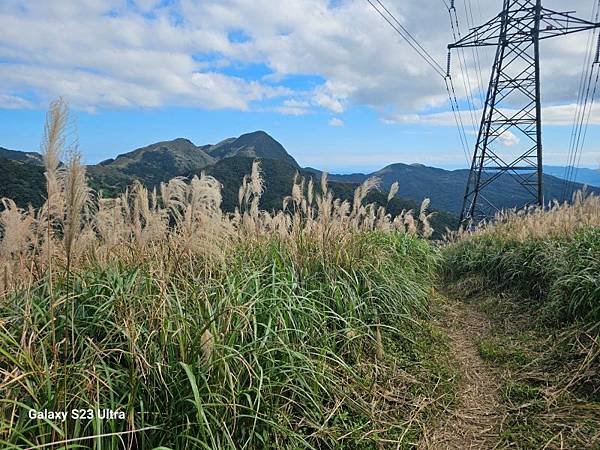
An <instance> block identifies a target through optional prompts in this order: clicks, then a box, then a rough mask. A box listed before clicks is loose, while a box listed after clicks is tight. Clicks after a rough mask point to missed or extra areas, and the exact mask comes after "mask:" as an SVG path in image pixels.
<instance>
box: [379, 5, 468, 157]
mask: <svg viewBox="0 0 600 450" xmlns="http://www.w3.org/2000/svg"><path fill="white" fill-rule="evenodd" d="M375 2H376V3H377V5H376V4H375ZM367 3H369V4H370V5H371V7H373V9H374V10H375V11H376V12H377V13H378V14H379V15H380V16H381V17H382V18H383V19H384V20H385V21H386V22H387V23H388V24H389V25H390V26H391V27H392V28H393V29H394V30H395V31H396V32H397V33H398V34H399V35H400V36H401V37H402V38H403V39H404V40H405V41H406V42H407V43H408V44H409V45H410V46H411V47H412V49H413V50H414V51H415V52H416V53H417V54H418V55H419V56H420V57H421V58H422V59H423V60H424V61H425V62H426V63H427V64H428V65H429V66H430V67H431V68H432V69H433V70H434V71H435V72H436V73H437V74H438V75H439V76H440V77H442V79H444V82H445V84H446V92H447V94H448V99H449V100H450V105H451V108H452V113H453V115H454V120H455V122H456V126H457V128H458V131H459V137H460V141H461V145H462V147H463V151H464V153H465V157H466V158H467V163H469V156H468V154H469V150H468V148H469V145H468V138H467V133H466V132H465V129H464V123H463V120H462V117H461V114H460V107H459V103H458V99H457V97H456V91H455V89H454V83H453V82H452V78H451V77H450V76H449V74H447V73H446V72H445V71H444V69H443V67H442V66H441V65H440V64H439V63H438V62H437V61H436V60H435V58H433V56H431V54H430V53H429V52H428V51H427V50H426V49H425V48H424V47H423V46H422V45H421V44H420V42H419V41H418V40H417V39H416V38H415V37H414V36H413V35H412V34H411V33H410V32H409V31H408V30H407V29H406V27H404V26H403V25H402V24H401V23H400V21H399V20H398V19H396V17H395V16H394V14H392V12H391V11H390V10H389V9H388V8H387V7H386V6H385V5H384V4H383V3H382V2H381V0H374V1H372V0H367ZM442 3H444V5H445V6H446V7H448V4H447V3H446V2H445V0H442ZM386 13H387V14H386Z"/></svg>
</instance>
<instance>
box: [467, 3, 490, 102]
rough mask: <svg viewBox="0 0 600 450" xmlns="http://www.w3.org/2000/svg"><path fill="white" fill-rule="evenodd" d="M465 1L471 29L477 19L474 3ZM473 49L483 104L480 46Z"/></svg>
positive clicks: (468, 24)
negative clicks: (474, 14) (474, 13)
mask: <svg viewBox="0 0 600 450" xmlns="http://www.w3.org/2000/svg"><path fill="white" fill-rule="evenodd" d="M464 2H465V15H466V18H467V27H468V28H469V29H472V28H475V19H474V16H473V5H472V4H471V0H464ZM469 16H470V18H471V21H470V23H469ZM472 50H473V59H474V60H475V63H476V64H477V76H478V80H477V82H478V83H479V86H478V91H479V99H480V100H481V104H482V105H483V104H484V103H485V100H484V97H483V89H484V86H485V84H484V81H483V75H482V73H483V72H482V70H481V58H480V56H479V46H474V47H472Z"/></svg>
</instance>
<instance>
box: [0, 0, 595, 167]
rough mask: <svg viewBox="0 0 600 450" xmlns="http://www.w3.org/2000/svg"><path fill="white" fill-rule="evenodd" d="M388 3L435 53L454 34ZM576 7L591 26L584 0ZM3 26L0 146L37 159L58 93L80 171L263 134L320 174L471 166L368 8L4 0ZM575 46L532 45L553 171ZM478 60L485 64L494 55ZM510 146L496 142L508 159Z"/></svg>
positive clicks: (432, 86)
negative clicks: (72, 122) (145, 149)
mask: <svg viewBox="0 0 600 450" xmlns="http://www.w3.org/2000/svg"><path fill="white" fill-rule="evenodd" d="M471 2H472V5H471V6H473V5H474V6H473V7H474V8H475V9H474V10H475V16H476V17H475V18H474V19H475V21H476V22H483V20H484V19H485V18H488V17H491V16H492V15H494V14H495V13H496V12H497V11H496V10H497V8H498V7H499V6H498V4H499V2H498V1H494V0H457V2H456V3H457V5H458V7H459V13H464V11H466V9H464V11H463V10H462V9H461V6H462V7H466V6H467V5H468V3H471ZM424 3H427V5H424ZM429 3H430V4H429ZM386 4H387V5H388V6H389V7H390V9H391V10H393V11H394V12H395V14H396V15H397V16H398V17H399V18H400V19H401V20H402V21H403V22H404V25H405V26H406V27H407V28H409V29H411V30H413V32H414V33H415V34H416V35H417V36H418V38H419V39H421V41H422V42H423V44H424V45H425V46H426V47H427V48H428V49H430V51H431V52H432V54H433V55H434V57H435V58H437V59H438V60H439V61H443V60H444V58H445V45H446V44H447V43H448V42H449V41H450V40H451V31H450V26H449V23H448V19H447V11H446V10H444V8H443V5H442V2H439V0H437V1H434V0H419V1H417V0H402V1H400V0H387V2H386ZM546 5H547V6H548V7H551V8H552V7H555V8H556V9H559V8H560V6H561V5H560V2H559V1H556V0H555V1H554V4H553V2H552V0H548V1H547V2H546ZM423 6H425V8H424V7H423ZM573 6H574V8H573V9H578V10H579V11H580V12H581V14H580V15H581V16H582V17H588V16H589V15H590V11H591V6H592V2H591V0H574V1H573ZM462 20H464V23H463V26H465V27H466V26H467V23H466V22H467V21H466V16H464V17H462ZM424 24H426V25H427V26H424ZM0 29H2V30H3V33H1V34H0V146H3V147H7V148H13V149H20V150H33V151H35V150H38V148H39V142H40V140H41V135H42V131H43V123H44V116H45V108H46V107H47V105H48V102H49V101H51V100H52V99H53V98H56V97H57V96H62V97H63V98H65V99H66V100H67V101H68V102H69V103H70V105H71V107H72V111H73V114H74V116H75V118H76V121H77V128H78V133H79V143H80V148H81V150H82V152H83V154H84V158H85V159H86V161H87V162H89V163H95V162H98V161H101V160H103V159H106V158H109V157H114V156H115V155H116V154H119V153H123V152H127V151H130V150H132V149H134V148H137V147H140V146H143V145H147V144H149V143H152V142H157V141H160V140H168V139H173V138H176V137H187V138H189V139H191V140H192V141H193V142H195V143H196V144H198V145H200V144H206V143H215V142H218V141H219V140H221V139H224V138H227V137H231V136H238V135H240V134H242V133H245V132H250V131H254V130H259V129H260V130H265V131H267V132H268V133H270V134H271V135H272V136H273V137H275V138H276V139H277V140H279V141H280V142H281V143H282V144H283V145H284V146H285V147H286V148H287V149H288V151H289V152H290V153H291V154H292V155H293V156H294V157H295V158H296V159H297V160H298V161H299V162H300V164H302V165H306V166H309V165H310V166H314V167H318V168H321V169H325V170H329V171H331V172H352V171H367V170H373V169H377V168H381V167H382V166H385V165H386V164H390V163H394V162H405V163H413V162H419V163H423V164H427V165H433V166H438V167H445V168H458V167H465V166H466V165H467V162H466V158H465V155H464V153H463V151H462V149H461V146H460V141H459V137H458V133H457V130H456V128H455V127H454V126H453V118H452V115H451V113H450V107H449V104H448V101H447V97H446V94H445V90H444V85H443V82H442V80H441V79H439V78H438V77H437V75H436V74H435V73H434V72H433V71H432V70H430V69H429V68H428V66H427V65H426V64H424V63H423V62H422V61H420V60H419V58H418V57H417V56H416V55H415V54H414V53H413V52H412V50H411V49H410V48H409V47H408V46H407V45H406V44H405V43H403V42H401V41H400V40H399V39H398V37H397V36H396V35H395V34H394V33H393V31H392V30H391V29H390V28H389V27H388V26H387V24H385V22H383V19H381V18H380V17H379V16H377V15H376V14H375V13H374V12H373V11H372V10H370V9H369V5H368V4H367V3H366V1H364V0H338V1H335V2H332V1H327V0H277V1H276V0H252V1H250V0H219V1H217V0H197V1H194V0H171V1H164V0H163V1H155V0H139V1H134V0H81V1H78V2H73V1H71V0H55V1H54V2H39V1H37V0H3V1H2V3H1V4H0ZM22 30H27V33H23V31H22ZM585 39H586V37H584V36H575V37H571V38H565V39H564V40H562V42H556V43H551V44H544V47H543V48H542V54H543V60H542V63H543V66H542V77H543V85H542V86H543V90H542V94H543V98H544V105H545V109H544V117H545V118H546V119H547V120H546V124H547V125H546V126H545V129H544V133H545V139H544V143H545V152H546V161H547V162H548V163H549V164H555V165H560V164H564V163H565V162H566V155H567V152H566V149H567V148H568V142H569V136H570V131H571V128H570V127H569V123H570V121H571V120H572V117H573V114H574V105H573V102H574V101H575V99H576V95H577V86H578V81H579V76H580V73H581V66H582V62H583V58H584V56H585V55H584V48H585ZM469 58H470V55H469V54H467V55H466V59H467V64H468V65H469V69H468V71H471V76H472V77H473V78H472V80H476V79H477V77H476V76H475V73H474V72H473V71H474V67H475V62H474V58H473V59H472V60H471V59H469ZM480 63H481V64H482V65H483V66H484V67H489V65H490V63H491V59H490V55H489V54H488V55H486V54H485V53H483V54H482V55H481V62H480ZM455 64H456V63H455ZM458 75H459V74H456V75H455V76H456V78H455V82H456V85H457V88H458V90H459V91H458V94H459V97H461V105H462V106H463V109H466V105H465V103H464V97H465V92H466V91H465V90H464V89H463V90H461V86H464V83H462V81H463V80H461V79H460V78H458ZM487 77H489V69H488V71H485V70H484V73H483V74H482V78H483V79H486V78H487ZM474 86H476V84H474ZM474 90H475V91H477V89H474ZM476 97H477V95H476ZM475 107H476V108H478V105H475ZM599 112H600V111H599V110H598V109H594V110H593V114H592V116H591V122H592V124H593V125H592V127H591V128H590V132H589V134H588V141H587V142H588V145H586V147H585V149H584V153H583V158H582V165H584V166H588V167H597V166H598V164H600V145H597V143H598V142H600V140H599V139H598V138H599V137H600V133H599V132H598V124H600V114H599ZM476 115H477V112H476ZM464 118H465V121H466V122H467V123H469V122H470V121H469V119H468V115H466V114H465V116H464ZM476 120H478V117H477V118H476ZM468 129H469V130H471V128H469V127H468ZM469 139H471V144H472V141H473V136H472V135H470V136H469ZM515 139H516V138H514V136H506V139H505V144H506V148H505V150H506V152H507V154H510V153H511V152H512V151H516V147H518V145H517V144H518V140H515Z"/></svg>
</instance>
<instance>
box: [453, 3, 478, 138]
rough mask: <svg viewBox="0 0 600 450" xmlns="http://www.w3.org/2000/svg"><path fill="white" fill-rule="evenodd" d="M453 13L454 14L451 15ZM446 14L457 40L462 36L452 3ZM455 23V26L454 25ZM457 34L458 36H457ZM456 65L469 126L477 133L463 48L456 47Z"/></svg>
mask: <svg viewBox="0 0 600 450" xmlns="http://www.w3.org/2000/svg"><path fill="white" fill-rule="evenodd" d="M453 13H454V16H453ZM448 14H449V15H450V26H451V28H452V36H453V37H454V40H455V41H458V40H460V39H461V38H462V36H461V33H460V26H459V23H458V16H457V14H456V7H454V5H452V6H451V8H449V9H448ZM455 24H456V28H455V27H454V25H455ZM457 34H458V36H457ZM458 67H459V69H460V72H461V77H462V82H463V87H464V89H465V95H466V98H467V105H468V107H469V115H470V117H471V126H472V128H473V133H477V119H476V112H475V102H474V99H473V92H472V91H473V89H472V86H471V77H470V76H469V69H468V67H467V60H466V58H465V55H464V53H463V49H458Z"/></svg>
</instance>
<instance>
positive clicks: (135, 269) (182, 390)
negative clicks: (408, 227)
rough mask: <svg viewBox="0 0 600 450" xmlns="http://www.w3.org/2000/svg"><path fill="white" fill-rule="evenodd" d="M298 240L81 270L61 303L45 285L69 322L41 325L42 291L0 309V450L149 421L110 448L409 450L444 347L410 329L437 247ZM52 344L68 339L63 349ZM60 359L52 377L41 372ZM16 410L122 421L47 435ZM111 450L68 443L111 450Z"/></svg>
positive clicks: (436, 389) (402, 241) (395, 238)
mask: <svg viewBox="0 0 600 450" xmlns="http://www.w3.org/2000/svg"><path fill="white" fill-rule="evenodd" d="M299 245H300V246H299V247H297V248H295V249H292V248H290V247H288V246H286V245H284V244H282V243H281V242H278V241H277V240H276V239H270V240H268V241H262V242H257V243H255V244H252V243H248V245H242V246H241V247H238V248H237V249H234V250H233V251H231V252H230V253H229V254H228V256H227V261H226V262H225V263H224V264H223V265H218V264H217V265H214V264H211V265H210V266H208V265H207V264H206V262H203V261H201V260H195V261H190V262H189V263H186V264H185V267H184V266H181V265H179V258H180V257H181V255H177V254H175V253H168V254H170V256H169V257H168V258H167V259H164V258H163V259H154V258H151V257H149V258H147V259H146V260H145V261H146V262H144V258H142V257H140V255H136V254H134V253H132V255H131V257H130V258H125V259H124V260H123V261H122V263H121V264H118V265H110V266H108V267H106V268H100V267H89V268H88V269H86V270H85V271H81V272H79V273H78V274H77V275H76V276H75V277H74V279H73V294H72V295H71V296H70V297H69V296H68V294H67V292H68V290H67V287H66V285H65V281H64V280H63V281H58V282H56V284H55V285H54V286H53V289H54V296H55V298H57V299H61V300H62V301H64V302H71V303H70V304H71V305H73V308H74V312H75V316H74V317H75V319H74V321H73V323H72V324H71V323H70V322H69V321H68V320H66V319H65V314H64V308H65V306H61V307H59V309H58V311H57V314H56V322H55V328H53V327H52V326H49V324H50V323H51V322H50V314H51V313H50V311H51V309H50V308H49V301H50V300H49V298H50V294H49V285H48V284H47V282H45V281H44V280H42V281H40V282H39V283H38V284H37V285H35V286H33V287H32V288H31V289H30V290H28V291H20V292H18V293H15V294H14V295H12V296H10V297H9V298H6V299H4V301H3V302H2V303H1V304H0V313H1V317H2V321H3V325H2V327H1V328H0V345H1V347H0V353H1V354H2V361H3V362H2V365H3V366H4V367H11V368H12V369H11V370H12V371H13V373H15V371H16V373H18V374H22V376H20V377H19V378H18V379H16V380H15V382H13V383H11V384H10V385H9V386H8V389H7V390H6V391H5V393H4V394H3V397H4V402H3V404H2V417H3V418H4V419H3V427H2V430H1V431H0V442H2V444H3V447H4V448H20V447H21V446H30V445H41V444H45V443H49V442H55V441H57V440H60V439H62V438H65V437H70V438H74V437H75V438H80V437H85V436H88V437H89V436H93V435H97V434H101V433H111V432H113V433H114V432H122V431H125V430H130V429H132V428H138V429H139V428H144V427H148V426H151V427H156V429H152V430H148V431H146V432H144V433H137V434H134V435H126V436H124V437H123V439H124V440H125V443H126V444H127V443H131V444H132V445H134V447H135V446H137V447H138V448H153V447H155V446H159V445H164V446H166V447H169V448H173V449H187V448H212V449H217V448H233V447H241V446H245V447H246V448H257V449H258V448H290V449H297V448H332V447H335V448H360V449H364V448H367V449H368V448H378V445H380V444H381V443H382V442H383V441H382V439H387V440H391V441H398V442H401V444H400V446H401V447H402V448H404V447H406V448H408V447H410V442H415V441H416V439H417V438H418V434H419V429H420V424H421V423H422V422H423V421H426V420H427V417H428V416H429V414H432V413H434V412H435V410H436V407H438V406H439V404H436V403H433V404H432V403H431V401H430V400H428V399H431V398H441V401H442V402H443V401H444V398H446V397H445V396H444V393H445V392H446V391H447V390H448V389H449V386H448V381H447V380H448V379H449V378H450V377H449V375H448V369H447V366H446V365H445V364H446V362H445V359H444V358H445V357H446V356H445V352H444V350H443V348H444V347H443V343H442V342H440V341H439V338H437V337H436V336H435V335H433V334H432V332H431V331H430V329H429V327H428V325H427V324H426V321H425V320H426V318H427V310H428V301H427V297H428V292H429V289H430V287H431V285H432V282H433V279H434V276H435V271H436V267H437V261H438V258H437V256H436V252H435V251H434V249H433V248H432V247H431V246H430V245H429V244H428V243H426V242H425V241H423V240H420V239H418V238H416V237H410V236H407V235H399V234H394V235H385V234H381V233H378V232H371V233H362V234H357V235H355V236H354V237H353V238H352V240H351V241H346V242H331V243H330V246H331V247H330V248H329V249H328V251H327V252H325V253H321V252H318V251H315V250H316V248H317V247H315V246H314V243H312V242H311V241H310V240H304V241H302V242H300V244H299ZM131 251H132V252H134V250H133V249H132V250H131ZM157 261H160V263H157ZM68 304H69V303H67V305H68ZM67 308H68V306H67ZM25 317H28V319H27V320H24V318H25ZM377 323H380V327H379V329H380V330H381V334H382V335H383V338H382V340H381V343H380V344H379V343H378V341H379V339H378V331H377V330H378V326H377V325H376V324H377ZM53 333H55V335H56V336H57V339H58V340H59V343H58V344H56V345H53V342H54V341H53ZM63 335H64V336H66V342H67V343H68V342H70V340H71V339H72V338H73V337H74V339H75V342H74V346H73V348H72V349H65V347H64V345H65V341H60V339H61V337H62V336H63ZM23 337H25V339H24V340H23ZM24 342H27V345H24V344H23V343H24ZM61 342H62V343H61ZM67 350H68V351H67ZM64 352H67V353H66V354H70V355H71V356H69V358H68V359H67V360H66V361H64V360H63V363H64V368H63V364H57V365H55V364H52V363H51V362H52V361H56V359H57V357H58V359H59V360H60V359H62V356H61V355H63V353H64ZM381 352H385V356H383V355H381V354H380V355H379V357H376V356H375V355H376V354H377V353H381ZM65 379H66V385H63V382H65V381H64V380H65ZM63 388H64V389H66V392H68V395H67V396H66V397H65V395H64V392H65V391H63ZM65 402H66V403H65ZM25 405H26V406H25ZM27 407H33V408H36V409H44V408H48V409H51V410H64V409H65V408H67V409H70V408H73V407H78V408H88V407H91V408H94V407H108V408H110V407H112V408H114V409H117V408H121V409H123V410H125V411H126V412H127V417H128V418H129V419H128V420H127V421H126V422H122V421H104V422H102V421H91V422H87V421H79V422H75V421H67V422H65V423H62V424H61V423H58V424H55V425H56V426H55V427H54V429H53V427H51V426H50V425H49V424H48V423H47V422H44V421H43V420H29V419H28V418H27V417H26V410H27ZM142 412H143V413H142ZM7 420H9V421H10V423H11V428H10V431H7V428H6V426H7V422H6V421H7ZM120 439H121V438H120V437H106V438H98V439H95V440H92V439H87V440H83V441H81V443H82V444H84V445H86V446H87V445H90V446H91V445H92V444H93V443H95V444H98V445H99V444H100V443H101V444H102V448H121V445H122V444H121V441H120ZM394 447H395V446H394Z"/></svg>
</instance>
